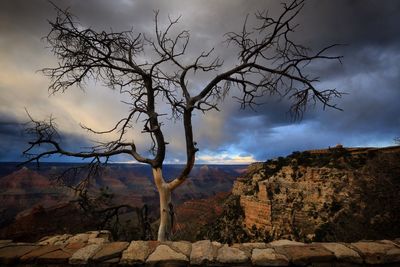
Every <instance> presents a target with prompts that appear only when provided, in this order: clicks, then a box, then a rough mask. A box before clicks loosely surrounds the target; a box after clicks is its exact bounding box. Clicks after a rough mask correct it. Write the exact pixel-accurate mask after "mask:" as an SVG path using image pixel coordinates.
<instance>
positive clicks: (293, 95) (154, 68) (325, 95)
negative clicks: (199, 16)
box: [24, 0, 341, 240]
mask: <svg viewBox="0 0 400 267" xmlns="http://www.w3.org/2000/svg"><path fill="white" fill-rule="evenodd" d="M303 5H304V1H303V0H293V1H292V2H290V3H287V4H282V13H281V14H280V16H279V17H277V18H273V17H270V16H269V14H268V13H267V12H257V13H256V14H255V18H256V21H258V24H257V25H252V26H249V25H248V22H247V21H248V20H247V18H246V20H245V21H244V24H243V27H242V29H241V30H240V31H238V32H229V33H226V34H225V36H226V43H227V44H228V45H229V46H231V47H232V46H233V47H234V49H236V50H237V51H238V54H237V61H236V63H235V64H234V65H232V66H226V65H224V62H223V60H221V59H220V58H218V57H214V55H213V53H214V52H213V49H211V50H208V51H199V54H198V55H197V56H196V57H194V58H192V60H190V57H189V56H188V55H186V51H187V48H188V46H189V39H190V35H189V32H188V31H186V30H183V31H180V32H178V33H177V34H173V33H172V32H173V29H174V28H175V27H176V24H177V23H178V21H179V18H178V19H171V18H169V23H168V24H166V25H165V26H164V27H162V26H161V25H160V23H159V18H158V17H159V14H158V12H155V20H154V21H155V31H154V35H153V36H152V37H150V36H147V35H145V34H143V33H136V32H135V31H134V30H129V31H123V32H105V31H101V32H99V31H95V30H93V29H91V28H84V27H82V26H81V25H80V24H79V22H78V21H77V19H76V18H75V17H74V16H73V15H71V14H70V13H69V11H68V10H61V9H59V8H57V7H56V9H57V17H56V19H55V20H54V21H50V26H51V31H50V33H49V34H48V35H47V37H46V40H47V42H48V44H49V45H50V47H51V48H52V52H53V53H54V55H55V56H56V57H57V58H58V60H59V65H58V66H56V67H52V68H46V69H43V72H44V74H45V75H47V76H49V77H50V78H51V84H50V86H49V90H50V92H51V93H57V92H64V91H65V90H67V89H69V88H71V87H82V86H83V85H84V83H85V81H87V80H89V79H94V80H97V81H101V82H103V83H104V84H105V85H107V86H108V87H110V88H112V89H116V90H119V92H120V93H121V94H126V95H128V96H129V97H130V99H131V101H130V102H129V103H127V104H128V105H129V106H130V111H129V113H128V114H126V116H125V117H124V118H121V119H120V120H119V121H117V122H116V123H115V126H114V127H112V128H111V129H108V130H102V131H99V130H95V129H92V128H89V127H87V126H82V127H83V128H84V129H86V130H88V131H90V132H92V133H95V134H99V135H104V134H111V133H118V137H117V138H116V139H115V140H113V141H110V142H105V143H102V144H100V145H96V146H93V147H92V148H90V149H89V150H87V151H80V152H72V151H67V150H65V149H64V147H63V146H62V143H61V141H60V140H59V139H57V129H56V127H55V125H54V122H53V121H52V120H50V121H35V120H33V119H32V122H33V126H32V128H30V131H31V133H33V134H34V136H35V139H34V140H33V141H31V142H30V143H29V144H30V146H29V148H28V149H27V150H26V151H25V152H24V153H25V155H27V156H28V159H27V162H31V161H40V160H41V159H42V158H44V157H49V156H52V155H64V156H69V157H77V158H81V159H91V160H92V162H98V163H99V162H107V161H108V160H109V158H111V157H113V156H115V155H120V154H125V155H128V156H130V157H133V158H134V159H135V160H136V161H138V162H140V163H146V164H148V165H150V166H151V168H152V170H153V176H154V181H155V184H156V186H157V190H158V192H159V196H160V213H161V215H160V217H161V218H160V227H159V231H158V240H165V239H166V236H168V232H169V231H170V229H171V216H170V213H171V212H172V211H170V210H169V209H170V207H171V206H172V205H171V192H172V191H173V190H174V189H175V188H177V187H178V186H180V185H181V184H182V183H183V182H184V181H185V179H187V177H188V175H189V174H190V172H191V170H192V168H193V165H194V163H195V155H196V152H197V151H198V148H197V147H196V142H195V141H194V139H193V125H192V115H193V114H194V112H198V111H200V112H203V113H207V112H208V111H210V110H218V107H219V103H220V102H221V101H222V100H223V99H224V97H225V96H226V95H227V94H228V93H229V92H230V91H232V90H235V91H236V93H235V98H236V100H238V101H239V102H240V104H241V107H242V108H246V107H253V106H254V105H257V104H258V103H259V101H258V99H260V98H263V97H268V95H281V96H283V97H288V98H289V99H291V100H292V101H293V102H292V107H291V112H292V113H293V114H294V115H295V116H301V114H302V113H303V112H304V110H305V109H306V106H307V104H308V103H309V102H313V103H322V105H323V106H324V107H325V106H327V107H332V108H337V107H336V106H335V105H334V103H332V98H335V97H340V96H341V93H340V92H338V91H336V89H326V88H324V89H320V88H317V87H316V83H317V82H318V78H316V77H311V76H310V75H309V74H308V73H307V66H308V65H309V64H310V63H311V62H314V61H318V60H339V61H340V57H338V56H330V55H329V54H328V50H329V49H331V48H332V47H334V46H335V45H330V46H327V47H324V48H322V49H321V50H319V51H317V52H312V51H311V50H309V49H308V48H306V47H304V46H302V45H300V44H298V43H296V42H295V41H294V40H293V39H292V37H291V34H292V32H293V31H294V29H295V28H296V27H297V24H295V22H294V20H295V18H296V16H297V15H298V14H299V12H300V11H301V9H302V8H303ZM146 58H147V60H146ZM188 62H190V63H188ZM198 72H204V73H208V74H209V76H210V79H209V80H208V82H207V84H206V85H205V86H204V87H203V88H201V89H200V90H199V89H196V88H194V86H192V83H191V81H192V79H193V76H194V75H195V74H196V73H198ZM161 103H164V104H167V105H168V107H169V111H170V112H169V115H170V116H172V117H173V118H175V121H174V122H175V123H183V126H184V134H185V142H186V164H185V166H184V168H183V169H182V171H181V172H180V174H179V176H177V177H175V178H174V179H173V180H171V181H166V180H165V179H164V177H163V173H162V167H163V162H164V159H165V153H166V145H167V141H166V140H165V139H164V134H163V127H162V126H163V123H166V122H167V121H166V120H163V118H162V117H161V116H163V115H165V114H161V113H160V104H161ZM141 120H142V122H143V123H140V122H141ZM134 125H135V126H136V125H141V127H143V130H142V134H147V135H149V136H150V138H151V140H152V144H151V150H152V152H153V153H152V154H151V155H150V156H146V154H144V153H143V151H138V149H137V146H136V144H135V141H134V140H133V139H134V136H132V135H131V136H129V129H130V128H131V127H133V126H134ZM149 140H150V139H149ZM43 146H45V147H47V148H48V150H46V151H43V149H42V150H40V149H41V148H42V147H43ZM39 147H40V148H39Z"/></svg>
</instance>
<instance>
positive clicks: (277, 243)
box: [269, 239, 305, 247]
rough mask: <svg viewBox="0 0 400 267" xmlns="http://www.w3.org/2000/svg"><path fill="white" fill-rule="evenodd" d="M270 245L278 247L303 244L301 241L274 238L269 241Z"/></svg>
mask: <svg viewBox="0 0 400 267" xmlns="http://www.w3.org/2000/svg"><path fill="white" fill-rule="evenodd" d="M269 245H270V246H271V247H280V246H288V245H290V246H304V245H305V244H304V243H302V242H297V241H292V240H288V239H281V240H275V241H272V242H270V243H269Z"/></svg>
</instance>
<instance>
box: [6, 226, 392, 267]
mask: <svg viewBox="0 0 400 267" xmlns="http://www.w3.org/2000/svg"><path fill="white" fill-rule="evenodd" d="M0 265H1V266H25V267H28V266H32V267H33V266H37V267H38V266H198V265H201V266H400V239H396V240H392V241H390V240H380V241H360V242H356V243H310V244H305V243H300V242H295V241H289V240H278V241H273V242H271V243H243V244H233V245H230V246H228V245H226V244H220V243H218V242H211V241H209V240H202V241H197V242H195V243H189V242H186V241H179V242H157V241H132V242H112V240H111V235H110V233H109V232H108V231H92V232H87V233H82V234H77V235H73V236H72V235H57V236H52V237H46V238H43V239H42V240H40V241H39V242H37V243H13V242H12V241H11V240H0Z"/></svg>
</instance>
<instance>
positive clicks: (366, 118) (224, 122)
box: [0, 0, 400, 162]
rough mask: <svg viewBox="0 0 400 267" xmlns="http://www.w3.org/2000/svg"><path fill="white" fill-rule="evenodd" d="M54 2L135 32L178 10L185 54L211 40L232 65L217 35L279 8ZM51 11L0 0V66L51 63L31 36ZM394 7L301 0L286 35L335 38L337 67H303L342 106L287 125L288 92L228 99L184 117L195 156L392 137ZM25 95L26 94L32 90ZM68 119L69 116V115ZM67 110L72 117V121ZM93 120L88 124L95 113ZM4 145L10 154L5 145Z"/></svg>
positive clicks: (391, 0)
mask: <svg viewBox="0 0 400 267" xmlns="http://www.w3.org/2000/svg"><path fill="white" fill-rule="evenodd" d="M54 3H55V4H56V5H58V6H60V7H61V8H67V7H70V10H71V12H72V13H74V14H75V15H76V16H77V17H79V20H80V21H81V23H82V25H84V26H88V27H93V28H95V29H97V30H110V29H112V30H115V31H120V30H126V29H130V28H131V27H134V29H136V30H137V31H143V32H151V31H152V30H153V27H154V25H153V10H160V12H161V13H160V19H161V22H165V21H166V19H167V14H170V15H171V16H178V15H182V19H181V22H182V23H181V25H180V27H183V28H187V29H189V30H190V34H191V37H192V41H191V48H190V50H189V53H188V57H193V56H194V55H195V54H198V53H199V52H200V51H203V50H207V49H209V48H211V47H213V46H216V55H220V56H221V57H222V58H224V60H225V63H226V64H228V65H229V64H234V62H235V60H236V54H235V50H234V48H232V47H228V48H227V47H226V45H225V44H222V41H223V39H224V37H223V34H224V33H226V32H228V31H235V30H240V27H241V24H242V22H243V19H244V17H245V15H246V14H247V13H250V14H251V13H253V12H254V11H255V10H257V9H260V10H264V9H272V11H271V13H270V14H278V13H279V10H280V4H279V3H278V2H277V1H261V0H260V1H256V0H252V1H244V0H243V1H239V0H234V1H231V0H229V1H179V0H173V1H155V0H151V1H133V0H132V1H131V0H119V1H107V0H101V1H97V0H96V1H94V0H90V1H79V0H73V1H63V0H56V1H54ZM55 13H56V12H55V10H54V8H53V7H52V6H51V5H50V4H49V2H47V1H44V0H43V1H42V0H35V1H22V0H15V1H1V2H0V53H1V54H0V55H1V56H2V57H3V58H5V59H4V60H5V61H4V62H5V63H9V65H10V69H11V67H13V68H14V69H12V73H18V71H21V70H24V71H26V72H32V73H33V72H34V71H35V70H37V69H39V68H42V67H44V66H47V65H48V64H50V65H51V64H54V63H55V60H54V58H52V57H51V56H50V54H49V51H48V50H46V49H44V47H45V43H43V41H41V37H43V36H44V35H46V33H47V32H48V31H49V26H48V23H47V20H48V19H53V18H54V17H55ZM398 14H400V2H399V1H397V0H386V1H378V0H363V1H361V0H337V1H330V0H309V1H306V5H305V7H304V9H303V11H302V13H301V14H300V15H299V17H298V18H297V22H298V23H299V24H300V27H299V28H298V30H297V31H296V33H295V38H296V39H297V40H298V42H300V43H303V44H305V45H307V46H309V47H310V48H312V49H314V50H315V49H321V48H322V47H325V46H327V45H329V44H332V43H338V44H345V45H343V46H339V47H336V48H335V49H333V50H332V51H331V54H332V55H342V56H343V60H342V63H343V64H339V63H338V62H317V63H316V64H313V65H310V66H309V67H310V68H309V73H310V74H313V75H315V76H318V77H321V83H320V87H321V88H324V87H328V88H337V89H338V90H339V91H343V92H345V93H346V94H345V95H343V97H342V98H341V99H337V100H335V103H337V104H338V106H339V107H340V108H342V109H343V111H337V110H333V109H327V110H325V111H324V110H323V109H322V107H321V106H319V105H317V106H316V107H314V108H312V107H310V108H309V109H308V110H307V112H306V113H305V114H304V117H303V120H302V121H296V122H294V121H293V119H292V118H291V116H290V114H289V113H288V110H289V108H290V105H291V103H290V101H289V100H288V99H279V98H265V99H262V100H261V102H265V104H264V105H261V106H258V107H257V109H256V111H253V110H250V109H246V110H240V106H239V105H238V104H237V103H235V101H234V100H233V99H231V98H229V97H228V98H227V99H226V101H225V103H224V104H223V105H222V108H221V109H222V111H221V112H219V113H212V114H209V115H206V116H203V115H201V114H197V115H196V117H195V119H194V121H195V123H196V124H195V126H194V127H195V128H196V129H195V135H196V139H197V141H198V143H199V146H200V149H201V150H200V151H201V152H202V153H203V154H200V156H202V157H203V159H204V158H206V157H204V155H211V154H212V155H214V156H216V155H223V156H220V157H219V158H220V159H223V158H230V159H233V157H230V156H228V154H229V153H231V154H235V155H237V156H253V157H254V158H256V159H258V160H265V159H266V158H267V157H274V156H277V155H284V154H287V153H290V152H292V151H294V150H303V149H309V148H318V147H327V146H333V145H335V144H336V143H343V144H344V145H347V146H376V145H390V144H392V139H393V138H394V137H395V136H399V135H400V119H399V118H400V117H399V116H398V114H399V113H400V105H399V104H398V101H399V100H400V85H399V84H400V75H399V73H400V65H399V64H398V62H400V30H399V27H398V25H400V16H399V15H398ZM251 21H252V20H250V22H251ZM1 66H2V67H3V65H1ZM7 70H8V68H7ZM10 72H11V70H10ZM0 77H2V76H0ZM16 77H18V76H17V75H16ZM205 78H206V77H204V76H198V77H195V78H194V79H193V83H192V84H193V85H194V86H197V87H200V86H201V84H204V80H205ZM16 79H17V78H16ZM16 82H17V81H16ZM26 84H29V82H28V80H27V81H26V82H25V83H24V84H23V85H21V86H20V87H18V88H24V86H25V85H26ZM42 84H43V83H40V85H42ZM10 86H12V83H11V84H10V82H9V83H6V81H5V80H1V79H0V90H1V91H0V101H1V102H2V103H0V104H3V106H15V105H14V103H10V102H12V101H15V102H16V103H17V102H18V101H17V100H16V99H14V100H12V99H13V98H12V94H11V93H10V92H11V89H8V91H6V90H5V89H6V88H11V87H10ZM34 86H37V87H38V88H36V89H37V90H42V91H43V90H45V88H39V87H40V86H38V84H34ZM16 88H17V87H16ZM14 90H25V89H14ZM3 92H7V94H6V93H3ZM3 94H4V95H3ZM26 94H28V92H27V93H26ZM29 94H32V95H33V93H32V92H29ZM27 98H28V97H27ZM10 99H11V100H10ZM34 99H35V102H29V101H28V100H25V104H24V105H25V106H34V107H38V109H46V108H45V106H46V105H47V106H55V107H57V103H58V102H57V101H58V100H57V99H52V100H47V99H42V98H39V97H37V96H35V98H34ZM73 99H74V100H79V103H78V101H76V102H73V103H71V104H69V106H71V107H72V106H74V105H75V107H76V108H84V107H87V106H88V104H85V102H82V103H81V102H80V101H81V100H80V98H73ZM20 101H22V100H21V99H20ZM55 102H56V103H55ZM46 103H52V105H50V104H46ZM53 103H54V104H53ZM93 105H94V106H95V104H91V106H93ZM17 106H18V105H17ZM39 106H40V108H39ZM47 106H46V107H47ZM65 106H66V107H69V106H68V105H65ZM53 108H54V107H53ZM91 108H92V109H94V107H91ZM114 108H115V109H117V107H114ZM66 110H67V109H66ZM82 110H83V109H82ZM86 111H87V110H85V111H82V112H86ZM17 113H18V115H15V114H17ZM21 113H23V109H21V108H20V107H19V109H15V110H10V109H7V110H5V108H3V109H1V107H0V114H3V117H0V118H1V119H0V160H17V159H18V155H17V152H14V151H17V150H18V151H20V150H22V148H23V147H25V145H21V143H24V142H25V139H24V138H25V137H24V136H22V135H21V134H20V130H21V124H20V123H21V121H23V120H22V119H21V118H22V117H23V116H22V115H20V114H21ZM11 114H14V115H11ZM84 115H86V114H84ZM5 116H8V117H5ZM69 116H71V117H73V115H71V114H70V115H69ZM74 116H75V117H73V119H76V120H78V119H79V118H76V115H74ZM78 117H79V116H78ZM60 119H62V118H60ZM118 119H119V118H115V120H118ZM71 120H72V119H71ZM93 120H94V121H98V119H96V118H95V119H93ZM74 122H75V121H74ZM76 123H77V122H76ZM166 129H167V132H166V135H167V137H168V140H171V145H170V151H169V153H168V156H169V159H171V160H170V162H174V160H175V159H176V160H178V161H179V160H181V159H182V158H184V152H183V151H182V145H181V144H179V142H180V140H182V134H181V133H179V130H181V127H180V126H178V125H174V124H170V125H169V126H166ZM89 139H90V138H84V137H83V135H82V134H81V133H80V134H78V133H77V134H74V133H70V132H69V133H67V131H66V133H65V142H66V146H67V147H68V148H71V149H72V148H79V147H81V146H86V145H88V144H89V141H88V140H89ZM10 145H11V146H12V147H13V150H12V151H13V152H10V149H9V147H10ZM143 147H145V146H143ZM13 153H14V154H13ZM224 153H225V154H224ZM116 160H117V161H118V160H120V161H123V160H126V159H125V158H119V159H116ZM203 161H204V160H203Z"/></svg>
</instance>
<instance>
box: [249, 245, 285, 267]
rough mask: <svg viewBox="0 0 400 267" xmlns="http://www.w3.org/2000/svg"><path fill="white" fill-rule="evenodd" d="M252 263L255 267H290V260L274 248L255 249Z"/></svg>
mask: <svg viewBox="0 0 400 267" xmlns="http://www.w3.org/2000/svg"><path fill="white" fill-rule="evenodd" d="M251 262H252V263H253V265H255V266H288V265H289V259H288V258H287V257H286V256H285V255H282V254H279V253H276V251H275V250H274V249H272V248H265V249H258V248H255V249H253V253H252V255H251Z"/></svg>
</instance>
